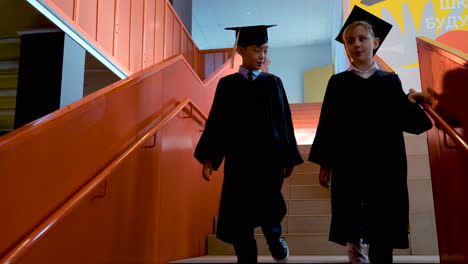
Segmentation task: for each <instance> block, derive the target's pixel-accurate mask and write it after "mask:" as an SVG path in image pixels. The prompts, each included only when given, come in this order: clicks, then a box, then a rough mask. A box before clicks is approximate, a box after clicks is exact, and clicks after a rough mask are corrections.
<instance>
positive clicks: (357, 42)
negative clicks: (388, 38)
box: [344, 26, 380, 66]
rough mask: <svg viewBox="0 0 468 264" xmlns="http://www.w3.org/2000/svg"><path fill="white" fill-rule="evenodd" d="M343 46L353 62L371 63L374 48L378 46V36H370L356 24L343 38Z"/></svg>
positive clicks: (356, 64)
mask: <svg viewBox="0 0 468 264" xmlns="http://www.w3.org/2000/svg"><path fill="white" fill-rule="evenodd" d="M344 42H345V48H346V52H347V53H348V55H349V56H350V57H351V59H352V61H353V64H354V65H355V66H359V65H362V64H371V63H372V57H374V54H373V52H374V49H376V48H378V47H379V44H380V40H379V38H374V37H372V35H371V34H369V32H368V31H367V29H366V28H365V27H363V26H357V27H356V28H355V29H354V30H353V31H351V33H350V34H349V35H348V36H347V37H346V39H345V40H344Z"/></svg>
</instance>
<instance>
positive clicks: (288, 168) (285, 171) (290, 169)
mask: <svg viewBox="0 0 468 264" xmlns="http://www.w3.org/2000/svg"><path fill="white" fill-rule="evenodd" d="M293 170H294V166H291V167H287V168H286V169H284V177H285V178H288V177H289V176H291V174H292V172H293Z"/></svg>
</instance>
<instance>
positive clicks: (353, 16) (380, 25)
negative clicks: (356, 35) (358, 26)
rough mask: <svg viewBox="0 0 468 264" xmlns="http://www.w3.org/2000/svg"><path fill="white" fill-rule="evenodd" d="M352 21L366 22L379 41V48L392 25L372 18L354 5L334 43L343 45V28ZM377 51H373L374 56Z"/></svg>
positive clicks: (371, 15)
mask: <svg viewBox="0 0 468 264" xmlns="http://www.w3.org/2000/svg"><path fill="white" fill-rule="evenodd" d="M354 21H366V22H368V23H369V24H371V25H372V30H373V31H374V34H375V37H376V38H379V39H380V45H379V47H380V46H381V45H382V43H383V41H384V39H385V38H386V37H387V35H388V33H389V32H390V29H392V24H390V23H388V22H386V21H384V20H382V19H380V18H379V17H377V16H374V15H373V14H371V13H369V12H367V11H366V10H364V9H362V8H360V7H359V6H356V5H355V6H354V7H353V10H351V13H350V14H349V16H348V19H346V22H345V23H344V25H343V27H342V28H341V30H340V33H339V34H338V36H336V38H335V40H336V41H338V42H341V43H343V32H344V30H345V28H346V27H347V26H348V25H350V24H351V23H353V22H354ZM343 44H344V43H343ZM377 49H378V48H377ZM377 49H375V50H374V54H375V53H376V52H377Z"/></svg>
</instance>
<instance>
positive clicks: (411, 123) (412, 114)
mask: <svg viewBox="0 0 468 264" xmlns="http://www.w3.org/2000/svg"><path fill="white" fill-rule="evenodd" d="M394 78H395V80H394V81H395V83H396V86H397V87H398V90H399V93H400V95H399V96H400V102H401V108H402V111H401V117H400V119H401V120H402V124H401V126H402V130H403V131H405V132H408V133H411V134H416V135H418V134H421V133H423V132H425V131H427V130H429V129H431V128H432V122H431V120H430V119H429V117H427V115H426V113H425V112H424V110H423V109H422V108H421V107H420V106H419V105H418V104H413V103H411V102H410V101H408V95H407V94H405V93H404V91H403V87H402V85H401V80H400V78H399V77H398V75H396V74H395V75H394Z"/></svg>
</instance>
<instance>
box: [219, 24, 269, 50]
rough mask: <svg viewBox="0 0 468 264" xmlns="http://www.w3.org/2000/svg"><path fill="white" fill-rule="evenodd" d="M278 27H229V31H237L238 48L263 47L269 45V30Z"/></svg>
mask: <svg viewBox="0 0 468 264" xmlns="http://www.w3.org/2000/svg"><path fill="white" fill-rule="evenodd" d="M274 26H276V25H258V26H248V27H229V28H225V29H227V30H235V31H236V40H237V46H242V47H246V46H250V45H259V46H260V45H263V44H265V43H268V32H267V28H269V27H274Z"/></svg>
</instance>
